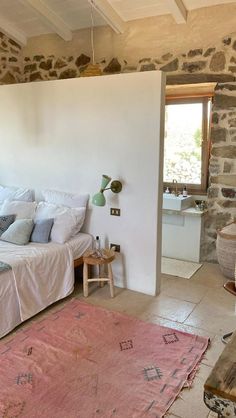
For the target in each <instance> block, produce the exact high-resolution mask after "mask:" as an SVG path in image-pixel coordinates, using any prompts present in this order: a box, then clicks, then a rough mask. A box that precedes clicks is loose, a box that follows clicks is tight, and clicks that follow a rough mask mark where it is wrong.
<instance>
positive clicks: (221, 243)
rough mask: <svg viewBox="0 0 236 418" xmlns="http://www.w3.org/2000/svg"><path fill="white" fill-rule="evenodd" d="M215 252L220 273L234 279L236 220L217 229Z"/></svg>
mask: <svg viewBox="0 0 236 418" xmlns="http://www.w3.org/2000/svg"><path fill="white" fill-rule="evenodd" d="M216 253H217V258H218V262H219V265H220V268H221V271H222V273H223V274H224V275H225V276H226V277H229V278H230V279H232V280H234V272H235V263H236V222H233V223H231V224H229V225H227V226H225V227H224V228H222V229H221V230H219V231H217V241H216Z"/></svg>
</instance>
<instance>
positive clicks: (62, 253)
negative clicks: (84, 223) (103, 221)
mask: <svg viewBox="0 0 236 418" xmlns="http://www.w3.org/2000/svg"><path fill="white" fill-rule="evenodd" d="M91 245H92V237H91V235H89V234H84V233H79V234H78V235H76V236H74V237H73V238H71V239H70V240H69V241H67V242H66V243H65V244H57V243H55V242H49V243H48V244H36V243H29V244H28V245H25V246H18V245H14V244H10V243H7V242H3V241H0V261H2V262H4V263H7V264H9V265H10V266H11V267H12V269H11V270H7V271H4V272H2V273H0V338H1V337H3V336H4V335H6V334H8V333H9V332H10V331H11V330H13V329H14V328H15V327H16V326H17V325H19V324H20V323H22V322H23V321H25V320H27V319H29V318H31V317H32V316H34V315H36V314H37V313H38V312H40V311H42V310H43V309H45V308H46V307H47V306H49V305H51V304H52V303H54V302H56V301H58V300H60V299H62V298H64V297H66V296H68V295H69V294H70V293H72V292H73V289H74V267H76V266H78V265H80V264H81V263H82V256H83V254H84V252H85V251H86V250H87V249H89V248H91Z"/></svg>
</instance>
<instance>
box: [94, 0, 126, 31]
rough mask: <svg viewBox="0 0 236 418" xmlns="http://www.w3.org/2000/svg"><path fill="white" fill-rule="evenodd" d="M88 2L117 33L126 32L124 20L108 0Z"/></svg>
mask: <svg viewBox="0 0 236 418" xmlns="http://www.w3.org/2000/svg"><path fill="white" fill-rule="evenodd" d="M88 2H89V3H90V4H91V6H92V7H93V8H94V9H95V10H96V11H97V12H98V13H99V14H100V16H102V17H103V19H104V20H105V21H106V22H107V24H108V25H109V26H110V27H111V28H112V29H113V30H114V31H115V32H116V33H118V34H121V33H124V31H125V22H124V20H123V19H121V17H120V15H119V14H118V13H117V12H116V10H115V9H114V7H112V6H111V4H110V3H108V1H107V0H88Z"/></svg>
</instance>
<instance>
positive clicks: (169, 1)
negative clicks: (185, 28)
mask: <svg viewBox="0 0 236 418" xmlns="http://www.w3.org/2000/svg"><path fill="white" fill-rule="evenodd" d="M165 2H166V5H167V6H168V9H169V11H170V13H171V14H172V16H173V18H174V19H175V21H176V23H178V24H181V23H187V17H188V11H187V9H186V7H185V5H184V3H183V2H182V0H165Z"/></svg>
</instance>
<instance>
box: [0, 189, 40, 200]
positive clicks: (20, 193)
mask: <svg viewBox="0 0 236 418" xmlns="http://www.w3.org/2000/svg"><path fill="white" fill-rule="evenodd" d="M6 199H7V200H20V201H23V202H33V201H34V190H32V189H24V188H21V187H6V186H1V185H0V202H3V201H4V200H6Z"/></svg>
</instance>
